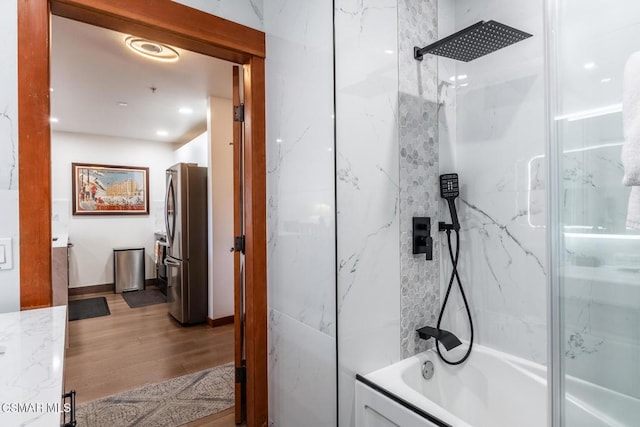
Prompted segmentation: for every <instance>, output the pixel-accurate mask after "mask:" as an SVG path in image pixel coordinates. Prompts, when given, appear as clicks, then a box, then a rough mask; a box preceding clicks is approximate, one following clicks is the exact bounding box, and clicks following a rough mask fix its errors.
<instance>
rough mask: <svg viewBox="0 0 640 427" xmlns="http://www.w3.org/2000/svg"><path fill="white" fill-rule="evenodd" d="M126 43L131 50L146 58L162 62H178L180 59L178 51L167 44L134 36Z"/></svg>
mask: <svg viewBox="0 0 640 427" xmlns="http://www.w3.org/2000/svg"><path fill="white" fill-rule="evenodd" d="M124 42H125V44H126V45H127V47H128V48H129V49H131V50H132V51H134V52H135V53H137V54H138V55H142V56H144V57H145V58H149V59H153V60H156V61H161V62H176V61H177V60H178V59H179V58H180V54H179V53H178V51H177V50H175V49H174V48H172V47H171V46H167V45H166V44H162V43H158V42H154V41H151V40H147V39H141V38H140V37H133V36H129V37H127V38H126V39H125V40H124Z"/></svg>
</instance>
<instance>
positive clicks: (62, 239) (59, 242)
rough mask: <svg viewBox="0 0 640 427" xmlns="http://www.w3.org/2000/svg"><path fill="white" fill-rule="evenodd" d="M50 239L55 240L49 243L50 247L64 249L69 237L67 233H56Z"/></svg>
mask: <svg viewBox="0 0 640 427" xmlns="http://www.w3.org/2000/svg"><path fill="white" fill-rule="evenodd" d="M51 237H52V239H56V240H52V241H51V246H52V247H54V248H66V247H67V243H69V235H68V234H67V233H57V234H54V235H53V236H51Z"/></svg>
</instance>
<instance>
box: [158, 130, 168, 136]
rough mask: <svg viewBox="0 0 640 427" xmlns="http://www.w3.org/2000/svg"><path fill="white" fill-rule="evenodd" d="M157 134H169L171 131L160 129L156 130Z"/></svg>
mask: <svg viewBox="0 0 640 427" xmlns="http://www.w3.org/2000/svg"><path fill="white" fill-rule="evenodd" d="M156 135H158V136H168V135H169V132H167V131H166V130H159V131H157V132H156Z"/></svg>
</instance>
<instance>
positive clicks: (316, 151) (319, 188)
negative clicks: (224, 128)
mask: <svg viewBox="0 0 640 427" xmlns="http://www.w3.org/2000/svg"><path fill="white" fill-rule="evenodd" d="M332 21H333V9H332V5H331V3H330V2H326V1H323V0H311V1H305V2H299V1H296V0H281V1H269V2H265V8H264V25H265V31H266V33H267V51H268V55H267V61H266V74H267V75H266V78H267V197H268V214H267V215H268V217H267V233H268V235H267V245H268V246H267V255H268V273H267V274H268V302H269V417H270V422H271V424H272V425H274V426H283V427H286V426H294V425H310V426H311V425H313V426H327V427H330V426H334V425H336V423H337V421H336V414H337V409H336V401H337V398H336V392H337V391H336V389H337V385H336V375H337V374H336V369H337V368H336V310H335V306H336V304H335V301H336V294H335V291H336V288H335V277H336V271H335V259H336V258H335V242H336V241H335V238H336V237H335V172H334V154H335V151H334V150H335V144H334V99H333V32H332V29H333V25H332Z"/></svg>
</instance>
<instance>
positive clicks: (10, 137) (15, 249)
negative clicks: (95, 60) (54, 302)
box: [0, 0, 20, 313]
mask: <svg viewBox="0 0 640 427" xmlns="http://www.w3.org/2000/svg"><path fill="white" fill-rule="evenodd" d="M16 6H17V2H16V1H15V0H8V1H4V2H2V3H1V4H0V39H1V40H2V41H3V42H2V44H3V47H4V48H3V49H2V50H0V238H3V237H10V238H12V243H13V244H12V248H11V249H12V254H13V269H11V270H3V271H0V313H2V312H9V311H15V310H19V309H20V282H19V280H20V271H19V265H20V254H19V240H18V238H19V228H18V227H19V225H18V69H17V65H18V64H17V59H18V54H17V48H18V46H17V32H16V31H17V7H16Z"/></svg>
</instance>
